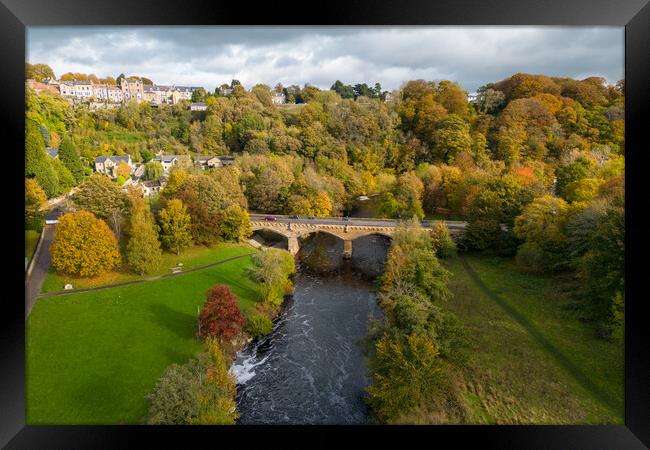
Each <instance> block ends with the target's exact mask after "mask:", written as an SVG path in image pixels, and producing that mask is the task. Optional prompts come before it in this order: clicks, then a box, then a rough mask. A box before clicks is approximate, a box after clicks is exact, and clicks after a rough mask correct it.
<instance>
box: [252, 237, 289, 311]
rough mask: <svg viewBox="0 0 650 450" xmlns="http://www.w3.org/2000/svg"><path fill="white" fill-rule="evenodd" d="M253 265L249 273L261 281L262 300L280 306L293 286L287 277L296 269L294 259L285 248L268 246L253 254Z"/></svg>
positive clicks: (254, 278)
mask: <svg viewBox="0 0 650 450" xmlns="http://www.w3.org/2000/svg"><path fill="white" fill-rule="evenodd" d="M253 265H254V266H253V267H252V268H251V269H249V273H250V276H251V278H253V280H255V281H257V282H258V283H261V292H262V301H263V302H265V303H267V304H270V305H272V306H274V307H278V306H280V305H281V304H282V300H283V299H284V296H285V295H287V294H288V293H290V292H291V290H292V288H293V284H292V282H291V280H290V279H289V277H290V276H291V275H292V274H293V273H294V272H295V271H296V263H295V260H294V259H293V257H292V256H291V254H290V253H289V252H287V251H286V250H279V249H275V248H269V249H267V250H266V251H263V252H259V253H256V254H255V255H253Z"/></svg>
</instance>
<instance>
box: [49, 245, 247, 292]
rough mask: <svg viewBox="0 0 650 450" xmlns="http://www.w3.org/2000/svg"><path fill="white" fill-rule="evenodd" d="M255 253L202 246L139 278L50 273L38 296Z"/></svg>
mask: <svg viewBox="0 0 650 450" xmlns="http://www.w3.org/2000/svg"><path fill="white" fill-rule="evenodd" d="M254 251H255V250H254V249H253V248H252V247H251V246H250V245H248V244H230V243H222V244H218V245H216V246H214V247H210V248H208V247H203V246H196V247H192V248H189V249H187V250H185V251H184V252H183V253H182V254H181V255H179V256H176V255H174V254H170V253H163V258H162V262H161V264H160V266H159V267H158V269H156V270H154V271H152V272H150V273H147V274H145V275H142V276H140V275H135V274H133V273H129V272H128V270H127V269H126V267H120V268H118V269H117V270H114V271H111V272H107V273H105V274H102V275H99V276H97V277H92V278H77V277H72V276H68V275H59V274H57V273H55V272H54V271H53V270H50V272H49V273H48V274H47V276H46V277H45V281H44V282H43V287H42V288H41V292H59V291H63V290H64V289H63V288H64V286H65V285H66V284H67V283H70V284H72V287H73V288H74V289H85V288H92V287H98V286H104V285H107V284H114V283H123V282H125V281H134V280H140V279H142V278H149V277H154V276H157V275H165V274H168V273H171V269H172V268H173V267H177V265H178V263H182V264H183V266H182V269H183V270H187V269H192V268H194V267H200V266H205V265H208V264H212V263H214V262H217V261H221V260H224V259H227V258H231V257H233V256H238V255H244V254H246V253H252V252H254Z"/></svg>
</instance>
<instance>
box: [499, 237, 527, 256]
mask: <svg viewBox="0 0 650 450" xmlns="http://www.w3.org/2000/svg"><path fill="white" fill-rule="evenodd" d="M521 243H522V242H521V239H518V238H517V236H515V234H514V233H513V232H512V231H503V230H502V231H501V232H500V233H499V235H498V237H497V241H496V248H495V250H496V252H497V254H498V255H499V256H503V257H506V258H509V257H513V256H515V255H516V254H517V249H518V248H519V245H520V244H521Z"/></svg>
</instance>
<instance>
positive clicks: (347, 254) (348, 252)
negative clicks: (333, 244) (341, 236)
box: [343, 239, 352, 259]
mask: <svg viewBox="0 0 650 450" xmlns="http://www.w3.org/2000/svg"><path fill="white" fill-rule="evenodd" d="M350 258H352V240H351V239H345V240H344V241H343V259H350Z"/></svg>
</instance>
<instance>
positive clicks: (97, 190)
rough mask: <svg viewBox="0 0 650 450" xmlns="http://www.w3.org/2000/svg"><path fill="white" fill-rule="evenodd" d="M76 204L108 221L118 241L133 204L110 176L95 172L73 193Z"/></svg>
mask: <svg viewBox="0 0 650 450" xmlns="http://www.w3.org/2000/svg"><path fill="white" fill-rule="evenodd" d="M72 201H73V202H74V204H75V205H76V206H77V207H78V208H80V209H84V210H86V211H90V212H91V213H93V214H95V215H96V216H97V217H99V218H101V219H103V220H105V221H107V222H108V223H109V224H110V225H111V228H112V229H113V232H114V233H115V236H116V237H117V239H118V241H119V240H120V239H121V236H122V229H123V227H124V223H125V222H126V220H127V219H128V215H129V213H130V208H131V204H130V202H129V198H128V196H127V195H126V193H125V192H124V191H123V190H122V189H120V187H119V186H117V185H116V184H115V183H113V182H112V181H111V180H110V178H108V177H107V176H106V175H102V174H98V173H97V174H93V175H92V176H90V177H89V178H88V179H87V180H86V181H84V182H83V183H82V184H80V185H79V187H78V188H77V191H76V192H75V193H74V194H73V195H72Z"/></svg>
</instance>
